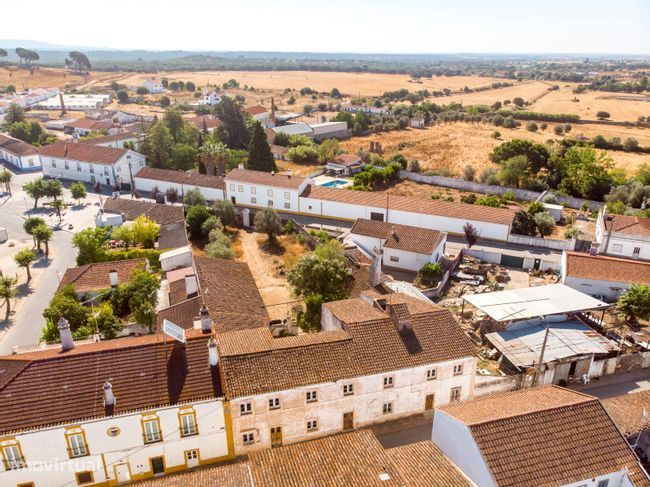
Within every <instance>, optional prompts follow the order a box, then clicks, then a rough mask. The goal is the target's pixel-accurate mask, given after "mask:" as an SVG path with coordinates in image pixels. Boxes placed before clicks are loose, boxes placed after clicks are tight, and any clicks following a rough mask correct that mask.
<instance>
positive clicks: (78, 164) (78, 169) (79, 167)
mask: <svg viewBox="0 0 650 487" xmlns="http://www.w3.org/2000/svg"><path fill="white" fill-rule="evenodd" d="M77 171H79V172H81V163H80V162H77Z"/></svg>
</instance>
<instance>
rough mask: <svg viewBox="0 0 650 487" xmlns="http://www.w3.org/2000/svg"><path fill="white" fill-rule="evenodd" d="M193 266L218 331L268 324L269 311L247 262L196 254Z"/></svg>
mask: <svg viewBox="0 0 650 487" xmlns="http://www.w3.org/2000/svg"><path fill="white" fill-rule="evenodd" d="M194 267H195V269H196V273H197V275H198V278H199V284H200V287H201V295H202V296H203V299H204V301H205V304H206V306H207V307H208V309H209V310H210V316H211V317H212V320H213V321H214V322H215V325H216V328H217V331H218V332H224V331H231V330H241V329H246V328H257V327H260V326H268V324H269V322H270V318H269V314H268V313H267V311H266V308H265V307H264V301H263V300H262V296H261V295H260V292H259V290H258V289H257V285H256V284H255V280H254V279H253V274H252V273H251V271H250V268H249V267H248V264H246V262H236V261H234V260H227V259H211V258H209V257H198V256H195V257H194Z"/></svg>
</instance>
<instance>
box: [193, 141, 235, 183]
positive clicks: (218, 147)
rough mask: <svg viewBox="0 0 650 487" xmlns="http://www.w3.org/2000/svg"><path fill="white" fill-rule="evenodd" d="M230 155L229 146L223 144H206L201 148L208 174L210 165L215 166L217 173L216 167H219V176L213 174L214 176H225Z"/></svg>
mask: <svg viewBox="0 0 650 487" xmlns="http://www.w3.org/2000/svg"><path fill="white" fill-rule="evenodd" d="M229 153H230V151H229V149H228V146H227V145H226V144H224V143H223V142H211V141H210V142H205V143H204V144H203V145H202V146H201V149H200V154H201V159H202V162H203V165H204V166H205V169H206V172H207V171H208V164H214V165H215V173H216V172H217V170H216V167H218V168H219V171H218V172H219V174H213V176H224V175H225V174H226V161H227V160H228V155H229Z"/></svg>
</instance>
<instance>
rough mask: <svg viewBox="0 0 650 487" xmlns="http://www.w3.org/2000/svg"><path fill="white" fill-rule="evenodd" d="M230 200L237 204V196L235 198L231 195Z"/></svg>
mask: <svg viewBox="0 0 650 487" xmlns="http://www.w3.org/2000/svg"><path fill="white" fill-rule="evenodd" d="M230 201H232V204H233V205H236V204H237V198H235V197H234V196H231V197H230Z"/></svg>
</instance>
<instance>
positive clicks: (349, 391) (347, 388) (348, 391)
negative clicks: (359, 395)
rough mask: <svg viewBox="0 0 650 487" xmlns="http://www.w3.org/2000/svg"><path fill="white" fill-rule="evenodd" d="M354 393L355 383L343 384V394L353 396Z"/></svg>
mask: <svg viewBox="0 0 650 487" xmlns="http://www.w3.org/2000/svg"><path fill="white" fill-rule="evenodd" d="M353 394H354V384H343V395H344V396H352V395H353Z"/></svg>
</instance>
